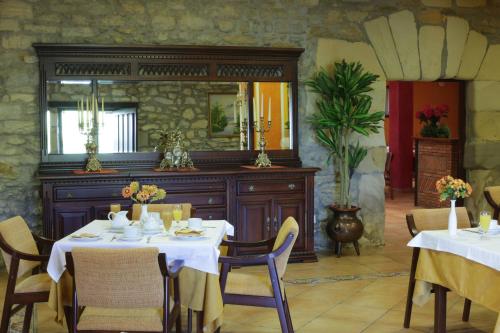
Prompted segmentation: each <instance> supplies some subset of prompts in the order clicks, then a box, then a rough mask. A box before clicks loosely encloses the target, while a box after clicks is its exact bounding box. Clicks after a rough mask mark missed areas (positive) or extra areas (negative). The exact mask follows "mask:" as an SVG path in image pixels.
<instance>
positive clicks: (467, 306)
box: [462, 298, 472, 321]
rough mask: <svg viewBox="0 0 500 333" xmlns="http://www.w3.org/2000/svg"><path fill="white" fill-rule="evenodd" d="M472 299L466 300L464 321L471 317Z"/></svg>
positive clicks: (463, 314)
mask: <svg viewBox="0 0 500 333" xmlns="http://www.w3.org/2000/svg"><path fill="white" fill-rule="evenodd" d="M471 303H472V302H471V300H470V299H468V298H466V299H465V302H464V312H463V313H462V321H469V317H470V306H471Z"/></svg>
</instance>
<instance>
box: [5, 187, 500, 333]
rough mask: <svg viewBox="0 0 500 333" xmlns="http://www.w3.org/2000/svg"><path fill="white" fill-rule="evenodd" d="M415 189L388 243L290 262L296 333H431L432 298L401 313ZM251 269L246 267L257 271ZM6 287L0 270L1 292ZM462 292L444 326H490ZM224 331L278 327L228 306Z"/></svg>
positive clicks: (389, 228)
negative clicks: (408, 319)
mask: <svg viewBox="0 0 500 333" xmlns="http://www.w3.org/2000/svg"><path fill="white" fill-rule="evenodd" d="M412 200H413V199H412V196H411V195H409V194H404V195H403V194H399V195H398V194H397V193H396V194H395V200H388V202H387V204H386V232H385V235H386V245H385V246H384V247H380V248H362V249H361V256H360V257H357V256H355V255H354V250H353V249H346V250H345V251H344V256H343V257H342V258H336V257H334V256H332V254H331V253H321V254H320V255H319V261H318V262H317V263H305V264H290V265H289V266H288V271H287V274H286V279H287V284H286V290H287V295H288V298H289V302H290V307H291V313H292V320H293V324H294V328H295V330H296V331H297V332H298V333H323V332H324V333H329V332H338V333H351V332H352V333H354V332H363V333H395V332H405V333H414V332H432V326H433V302H432V301H431V302H429V303H428V304H427V305H426V306H424V307H422V308H420V307H418V306H415V307H414V310H413V312H414V313H413V317H412V324H411V329H403V327H402V322H403V314H404V306H405V300H406V290H407V283H408V269H409V263H410V257H411V251H410V250H409V249H408V248H407V247H406V243H407V242H408V240H409V234H408V231H407V229H406V223H405V219H404V214H405V212H406V211H408V210H410V209H411V208H412V207H413V201H412ZM260 269H261V268H251V269H250V270H260ZM4 289H5V273H2V274H1V280H0V293H1V294H2V295H3V293H4ZM462 306H463V299H462V298H460V297H458V296H457V295H455V294H453V293H449V294H448V332H461V333H465V332H492V331H493V327H494V325H495V321H496V318H497V314H496V313H494V312H492V311H490V310H488V309H485V308H483V307H481V306H479V305H477V304H473V305H472V313H471V320H470V322H469V323H463V322H462V321H461V313H462ZM52 318H53V313H52V312H51V311H50V310H49V309H48V308H47V307H46V306H45V305H40V306H39V307H38V326H37V331H38V332H39V333H44V332H51V333H52V332H53V333H59V332H61V333H62V332H65V330H64V328H63V327H60V326H58V325H57V324H55V323H54V322H53V320H52ZM222 332H224V333H229V332H231V333H254V332H255V333H257V332H259V333H268V332H280V329H279V321H278V317H277V315H276V312H275V310H274V309H261V308H251V307H242V306H236V305H228V306H226V307H225V313H224V326H223V329H222Z"/></svg>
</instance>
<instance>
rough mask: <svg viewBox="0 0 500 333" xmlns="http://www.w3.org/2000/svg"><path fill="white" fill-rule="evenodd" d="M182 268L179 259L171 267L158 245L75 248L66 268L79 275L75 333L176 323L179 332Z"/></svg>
mask: <svg viewBox="0 0 500 333" xmlns="http://www.w3.org/2000/svg"><path fill="white" fill-rule="evenodd" d="M182 267H183V262H182V261H179V260H176V261H174V262H173V263H172V264H171V265H169V266H168V267H167V262H166V256H165V254H164V253H158V249H157V248H135V249H97V248H73V250H72V252H67V253H66V268H67V269H68V272H69V273H70V274H71V275H72V277H73V300H72V316H71V317H72V318H71V320H72V324H71V329H72V332H73V333H77V332H82V333H86V332H106V333H111V332H117V333H118V332H123V331H127V332H136V333H139V332H141V333H142V332H144V333H145V332H162V333H167V332H171V329H172V327H173V324H174V322H175V324H176V332H182V327H181V326H182V325H181V316H180V294H179V280H178V274H179V272H180V270H181V269H182ZM170 279H173V288H174V289H173V293H174V306H173V308H172V310H171V311H170V310H169V309H170V295H169V294H170V292H169V282H170ZM81 306H83V307H84V308H83V309H82V308H80V307H81ZM159 308H161V311H159Z"/></svg>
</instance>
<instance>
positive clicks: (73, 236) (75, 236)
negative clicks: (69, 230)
mask: <svg viewBox="0 0 500 333" xmlns="http://www.w3.org/2000/svg"><path fill="white" fill-rule="evenodd" d="M96 237H99V235H96V234H92V233H90V232H82V233H81V234H75V235H71V238H96Z"/></svg>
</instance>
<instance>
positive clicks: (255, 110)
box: [253, 97, 257, 121]
mask: <svg viewBox="0 0 500 333" xmlns="http://www.w3.org/2000/svg"><path fill="white" fill-rule="evenodd" d="M253 121H257V104H256V103H255V97H254V98H253Z"/></svg>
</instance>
